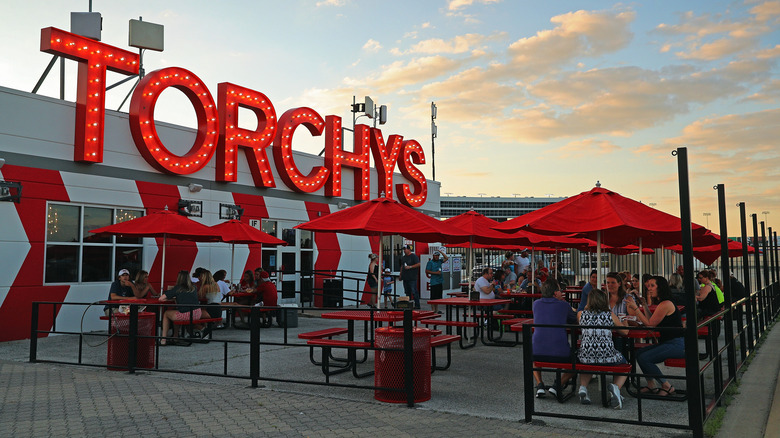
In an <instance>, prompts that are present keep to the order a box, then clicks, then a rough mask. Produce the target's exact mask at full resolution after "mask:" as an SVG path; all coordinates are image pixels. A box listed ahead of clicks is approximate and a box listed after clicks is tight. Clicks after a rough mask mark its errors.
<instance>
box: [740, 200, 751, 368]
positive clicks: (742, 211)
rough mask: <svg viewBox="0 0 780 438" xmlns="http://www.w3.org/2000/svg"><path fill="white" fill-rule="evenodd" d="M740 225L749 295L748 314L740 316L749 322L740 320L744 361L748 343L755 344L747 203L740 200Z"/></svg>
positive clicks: (744, 270) (746, 285)
mask: <svg viewBox="0 0 780 438" xmlns="http://www.w3.org/2000/svg"><path fill="white" fill-rule="evenodd" d="M739 225H740V231H741V233H742V273H743V280H744V286H745V294H746V295H747V296H746V297H745V298H746V301H745V302H744V304H743V306H744V308H745V312H746V314H745V315H744V319H742V318H740V319H741V321H745V322H747V324H743V323H742V322H740V329H739V331H740V337H739V343H740V353H741V354H742V360H743V361H744V360H745V359H746V358H747V347H748V346H747V345H746V342H747V344H750V346H751V347H752V345H753V326H752V323H751V321H752V319H751V318H752V316H751V315H752V313H751V312H750V301H751V300H750V258H749V257H748V248H747V247H748V237H747V220H746V218H745V203H744V202H740V203H739ZM739 309H740V315H741V314H742V313H741V310H742V306H740V307H739ZM746 330H747V340H746V339H745V331H746Z"/></svg>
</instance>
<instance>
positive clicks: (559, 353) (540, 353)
mask: <svg viewBox="0 0 780 438" xmlns="http://www.w3.org/2000/svg"><path fill="white" fill-rule="evenodd" d="M533 311H534V324H555V325H557V324H576V323H577V314H576V313H575V312H574V309H572V308H571V306H569V304H568V303H567V302H566V301H564V299H563V292H561V287H560V285H559V284H558V282H557V281H555V280H554V279H548V280H547V281H545V282H544V283H543V284H542V298H540V299H538V300H536V301H534V304H533ZM531 345H532V347H531V348H532V350H533V359H534V362H564V363H574V361H575V359H574V355H573V352H572V350H571V347H570V346H569V340H568V338H567V335H566V329H565V328H563V327H536V328H535V329H534V334H533V338H532V339H531ZM572 376H574V374H573V373H565V374H564V375H563V382H564V383H565V382H568V381H569V379H570V378H571V377H572ZM534 379H535V380H536V397H544V394H545V391H547V392H549V393H550V394H551V395H552V396H554V397H557V395H558V393H559V391H561V390H562V389H563V385H561V382H555V384H554V385H553V386H551V387H548V386H545V384H544V382H543V381H542V373H541V372H540V371H534Z"/></svg>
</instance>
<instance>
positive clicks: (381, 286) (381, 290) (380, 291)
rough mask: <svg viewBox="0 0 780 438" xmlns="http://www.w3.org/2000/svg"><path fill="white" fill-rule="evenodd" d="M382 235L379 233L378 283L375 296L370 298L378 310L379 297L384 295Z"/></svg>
mask: <svg viewBox="0 0 780 438" xmlns="http://www.w3.org/2000/svg"><path fill="white" fill-rule="evenodd" d="M383 235H384V233H382V232H380V233H379V262H378V263H379V278H377V283H379V284H378V285H377V286H378V287H377V288H376V295H375V296H372V297H371V300H374V299H376V303H375V306H376V308H377V309H378V308H379V297H380V296H381V295H382V294H383V293H384V290H385V268H384V266H383V265H382V262H383V257H382V253H383V252H384V251H382V236H383Z"/></svg>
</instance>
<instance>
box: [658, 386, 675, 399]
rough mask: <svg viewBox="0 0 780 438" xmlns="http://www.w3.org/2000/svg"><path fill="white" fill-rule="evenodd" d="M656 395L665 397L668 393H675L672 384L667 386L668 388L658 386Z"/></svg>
mask: <svg viewBox="0 0 780 438" xmlns="http://www.w3.org/2000/svg"><path fill="white" fill-rule="evenodd" d="M656 394H657V395H660V396H661V397H666V396H670V395H676V392H675V391H674V386H671V385H670V386H669V389H664V388H658V391H657V392H656Z"/></svg>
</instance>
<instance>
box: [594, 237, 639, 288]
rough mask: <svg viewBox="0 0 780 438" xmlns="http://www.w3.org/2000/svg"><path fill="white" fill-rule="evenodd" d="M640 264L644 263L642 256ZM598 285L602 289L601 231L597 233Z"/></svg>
mask: <svg viewBox="0 0 780 438" xmlns="http://www.w3.org/2000/svg"><path fill="white" fill-rule="evenodd" d="M639 263H640V264H641V263H642V258H641V256H640V258H639ZM640 268H641V267H640ZM596 285H597V286H596V287H601V230H598V231H596Z"/></svg>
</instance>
